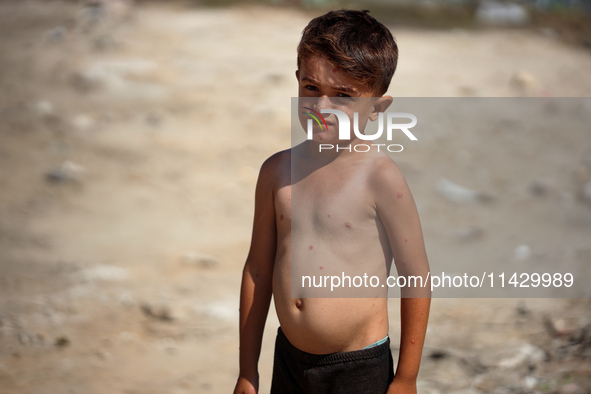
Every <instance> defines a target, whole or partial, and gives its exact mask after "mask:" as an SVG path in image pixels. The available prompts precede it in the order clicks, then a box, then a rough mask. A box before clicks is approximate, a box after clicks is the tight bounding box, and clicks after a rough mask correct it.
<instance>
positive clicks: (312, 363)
mask: <svg viewBox="0 0 591 394" xmlns="http://www.w3.org/2000/svg"><path fill="white" fill-rule="evenodd" d="M392 379H394V362H393V360H392V352H391V351H390V339H389V338H388V340H387V341H386V342H384V343H383V344H381V345H377V346H374V347H371V348H368V349H362V350H355V351H352V352H343V353H332V354H324V355H318V354H310V353H306V352H303V351H301V350H299V349H297V348H296V347H295V346H293V345H292V344H291V343H290V342H289V341H288V340H287V338H286V337H285V335H284V334H283V331H282V330H281V327H280V328H279V330H278V331H277V339H276V341H275V360H274V362H273V381H272V383H271V394H292V393H306V394H326V393H331V394H339V393H356V394H357V393H362V394H374V393H375V394H378V393H379V394H383V393H385V392H386V391H387V390H388V386H389V384H390V382H392Z"/></svg>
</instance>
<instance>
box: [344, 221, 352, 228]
mask: <svg viewBox="0 0 591 394" xmlns="http://www.w3.org/2000/svg"><path fill="white" fill-rule="evenodd" d="M345 227H347V228H349V229H350V228H352V227H353V226H352V225H351V223H349V222H345Z"/></svg>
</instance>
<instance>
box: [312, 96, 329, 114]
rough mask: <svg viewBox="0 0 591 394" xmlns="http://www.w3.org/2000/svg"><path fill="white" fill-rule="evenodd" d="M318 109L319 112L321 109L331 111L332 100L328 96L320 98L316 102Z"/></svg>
mask: <svg viewBox="0 0 591 394" xmlns="http://www.w3.org/2000/svg"><path fill="white" fill-rule="evenodd" d="M316 108H317V109H318V110H321V109H331V108H332V102H331V101H330V98H329V97H328V96H326V95H324V96H321V97H318V101H317V102H316Z"/></svg>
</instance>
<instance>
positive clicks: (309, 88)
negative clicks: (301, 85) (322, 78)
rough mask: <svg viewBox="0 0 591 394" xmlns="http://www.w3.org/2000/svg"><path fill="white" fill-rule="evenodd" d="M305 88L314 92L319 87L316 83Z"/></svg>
mask: <svg viewBox="0 0 591 394" xmlns="http://www.w3.org/2000/svg"><path fill="white" fill-rule="evenodd" d="M305 88H306V89H307V90H311V91H314V92H315V91H317V90H318V88H317V87H316V86H314V85H306V86H305Z"/></svg>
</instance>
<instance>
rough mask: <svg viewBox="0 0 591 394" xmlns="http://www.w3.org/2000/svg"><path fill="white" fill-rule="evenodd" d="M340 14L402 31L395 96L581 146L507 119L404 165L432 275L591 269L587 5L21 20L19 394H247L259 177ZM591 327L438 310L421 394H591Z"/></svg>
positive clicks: (6, 329) (14, 162)
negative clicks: (489, 116) (517, 114)
mask: <svg viewBox="0 0 591 394" xmlns="http://www.w3.org/2000/svg"><path fill="white" fill-rule="evenodd" d="M341 7H351V8H361V9H369V10H370V11H371V14H372V15H373V16H375V17H376V18H377V19H378V20H380V21H382V22H384V23H385V24H386V25H387V26H388V27H389V28H390V29H391V30H392V32H393V34H394V36H395V37H396V39H397V42H398V44H399V47H400V62H399V66H398V70H397V73H396V75H395V76H394V79H393V81H392V84H391V86H390V90H389V92H388V94H390V95H392V96H394V97H395V98H397V97H439V98H441V99H442V100H444V98H445V97H472V98H474V100H477V99H478V98H480V97H524V98H528V99H524V100H543V101H540V102H541V103H542V104H543V105H541V106H540V107H539V109H538V111H542V112H544V116H548V114H550V118H552V116H551V114H552V113H556V114H559V115H560V116H558V118H560V119H564V118H568V117H569V116H570V117H571V118H572V119H576V122H574V123H573V125H579V126H577V127H574V126H573V127H572V128H571V127H569V125H564V124H553V123H552V122H537V123H533V124H534V125H535V127H529V128H524V127H521V124H520V123H516V122H515V121H514V119H510V118H507V117H503V116H499V122H494V124H493V123H490V122H487V123H486V124H483V125H482V127H476V128H475V129H473V130H466V129H465V130H463V131H462V132H461V133H454V130H450V129H448V128H444V127H440V128H437V129H436V132H435V133H432V134H428V133H425V135H424V138H422V141H419V142H420V144H417V145H413V146H412V147H409V148H408V149H405V152H403V153H404V154H401V155H400V157H399V159H398V160H397V162H398V164H399V166H400V167H401V169H402V170H403V172H404V174H405V176H406V177H407V180H408V182H409V184H410V187H411V190H413V192H414V194H415V199H416V200H417V205H418V207H419V212H420V214H421V219H422V223H423V229H424V233H425V239H426V244H427V250H428V253H429V258H430V262H431V265H432V267H434V269H435V268H437V269H438V270H441V268H442V267H447V266H449V264H451V263H453V261H454V260H455V261H458V260H459V259H461V260H462V261H464V262H465V261H469V260H471V259H472V260H474V261H477V260H478V259H480V258H481V257H482V256H486V261H491V264H496V263H498V264H499V265H500V266H502V267H504V269H505V270H511V271H517V272H519V271H522V270H525V268H527V269H532V267H543V269H544V270H546V271H549V272H556V271H559V270H560V267H561V264H562V263H563V262H565V261H568V262H569V263H573V262H574V263H576V264H578V266H579V267H583V269H584V268H585V267H588V266H589V263H591V244H590V243H589V239H591V132H590V131H589V130H588V128H585V127H584V126H583V127H580V125H581V124H583V125H585V124H587V125H588V124H589V123H588V122H587V123H585V122H586V121H585V119H588V117H589V113H590V112H591V111H590V109H591V106H590V105H589V100H588V99H584V97H586V96H588V95H589V92H591V74H590V73H589V70H591V21H590V12H591V2H589V1H582V0H581V1H574V0H573V1H567V0H564V1H551V0H545V1H544V0H538V1H513V2H509V1H505V2H493V1H475V0H472V1H461V0H455V1H452V0H449V1H435V0H433V1H402V0H401V1H386V0H381V1H378V0H374V1H358V2H344V1H343V2H340V1H321V0H307V1H305V0H302V1H288V0H283V1H281V0H269V1H262V0H261V1H248V2H247V1H231V0H223V1H213V0H203V1H197V0H195V1H156V0H153V1H135V2H132V1H127V0H94V1H49V0H46V1H41V0H22V1H17V0H14V1H10V0H4V1H1V2H0V33H1V34H0V392H1V393H85V394H86V393H227V392H231V390H232V388H233V386H234V382H235V379H236V376H237V373H238V325H237V319H238V297H239V294H238V292H239V286H240V275H241V269H242V265H243V263H244V259H245V257H246V253H247V250H248V246H249V242H250V231H251V226H252V215H253V196H254V185H255V182H256V177H257V173H258V169H259V167H260V165H261V164H262V162H263V161H264V160H265V158H267V157H268V156H269V155H271V154H272V153H274V152H276V151H278V150H281V149H285V148H288V147H289V146H290V97H292V96H295V95H296V94H297V90H296V89H297V87H296V83H295V77H294V72H295V68H296V46H297V44H298V41H299V38H300V34H301V31H302V29H303V28H304V27H305V25H306V24H307V23H308V21H309V20H310V19H311V18H313V17H315V16H318V15H320V14H322V13H324V12H325V11H327V10H329V9H334V8H341ZM585 70H587V71H585ZM558 97H575V98H577V97H579V98H581V99H578V100H576V101H574V102H573V101H569V102H568V103H566V102H565V101H563V100H560V99H557V98H558ZM499 100H502V99H499ZM528 102H530V103H531V102H532V101H528ZM565 103H566V104H565ZM552 111H554V112H552ZM528 116H530V117H532V118H534V117H536V116H537V115H536V112H535V111H532V112H529V113H528ZM493 118H494V117H493ZM447 124H449V122H448V123H447ZM516 125H520V127H516ZM499 145H501V147H505V148H507V149H500V148H499ZM446 171H447V172H446ZM458 191H460V197H458V194H457V192H458ZM462 193H464V194H462ZM462 196H463V197H462ZM576 279H577V278H575V280H576ZM582 279H583V280H584V278H582ZM590 307H591V303H590V302H589V299H583V298H581V299H575V298H571V299H564V298H562V299H513V298H510V299H434V300H433V306H432V314H431V321H430V326H429V331H428V338H427V343H426V347H425V351H424V358H423V364H422V370H421V374H420V375H419V392H420V393H464V394H467V393H538V392H540V393H589V392H591V325H590V324H591V314H590V313H589V312H590V310H591V308H590ZM390 313H391V316H390V320H391V331H390V335H391V336H392V338H393V339H394V340H393V350H394V353H395V354H396V351H397V338H398V335H399V323H398V301H397V300H395V299H392V300H390ZM277 325H278V323H277V319H276V317H275V314H274V312H273V310H271V312H270V314H269V321H268V324H267V329H266V332H265V338H264V347H263V352H262V355H261V361H260V368H259V369H260V374H261V392H268V390H269V382H270V378H271V364H272V352H273V341H274V335H275V331H276V327H277Z"/></svg>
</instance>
